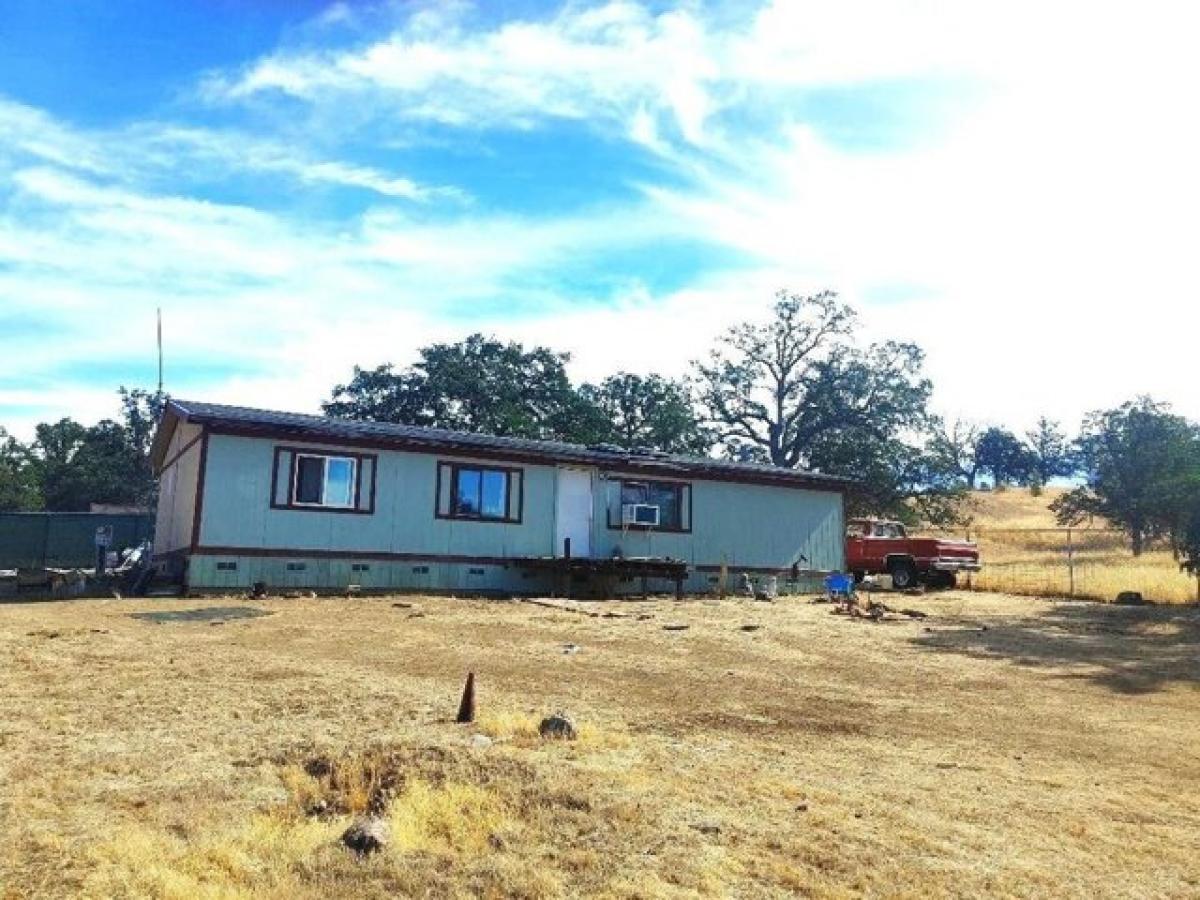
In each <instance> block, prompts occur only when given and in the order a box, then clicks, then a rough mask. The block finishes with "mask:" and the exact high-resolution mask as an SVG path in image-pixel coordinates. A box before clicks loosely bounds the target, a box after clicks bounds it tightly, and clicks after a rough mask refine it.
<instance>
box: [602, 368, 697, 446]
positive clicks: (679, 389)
mask: <svg viewBox="0 0 1200 900" xmlns="http://www.w3.org/2000/svg"><path fill="white" fill-rule="evenodd" d="M580 393H581V394H582V396H583V397H584V399H586V400H587V401H588V402H590V403H592V404H593V405H594V406H595V407H596V408H597V409H599V410H600V412H601V413H602V414H603V416H604V419H605V420H606V422H607V423H608V428H609V431H608V436H607V438H606V440H609V441H611V442H613V443H616V444H620V445H621V446H623V447H629V448H635V447H652V448H654V449H656V450H665V451H667V452H669V453H688V454H695V455H701V456H702V455H705V454H707V453H708V451H709V449H710V448H711V447H712V437H711V436H710V435H709V434H707V433H706V432H705V431H704V429H703V428H701V427H700V423H699V421H697V419H696V413H695V410H694V409H693V408H692V404H691V399H690V398H689V397H688V393H687V389H686V387H684V385H682V384H680V383H678V382H675V381H671V380H670V379H667V378H663V377H661V376H659V375H647V376H642V375H634V374H631V373H629V372H618V373H617V374H616V375H610V376H609V377H608V378H606V379H604V380H603V381H602V382H600V383H599V384H585V385H584V386H583V387H582V388H580Z"/></svg>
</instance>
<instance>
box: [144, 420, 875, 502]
mask: <svg viewBox="0 0 1200 900" xmlns="http://www.w3.org/2000/svg"><path fill="white" fill-rule="evenodd" d="M172 415H174V416H176V417H179V418H181V419H185V420H187V421H189V422H195V423H197V424H202V425H210V426H216V427H218V428H226V429H235V430H240V431H247V432H252V433H253V432H262V433H263V434H264V436H268V435H269V436H286V437H288V438H290V439H293V440H296V439H307V440H320V441H325V442H328V443H337V442H339V441H343V442H353V443H357V444H365V445H369V446H375V447H380V448H388V447H398V448H402V449H430V450H443V451H454V452H458V453H462V454H464V455H470V453H471V452H472V451H476V452H480V453H484V454H486V455H488V456H495V457H509V458H518V459H524V460H529V459H532V460H534V461H539V462H560V463H580V464H586V465H595V466H600V467H603V468H606V469H611V470H632V471H638V472H646V473H661V474H664V475H668V474H678V475H693V476H701V477H703V476H705V475H707V476H709V477H713V478H726V479H730V480H735V479H740V480H747V481H763V482H773V483H790V484H794V485H796V486H810V487H814V488H817V489H822V488H824V489H826V490H842V489H843V488H845V487H846V486H847V485H848V484H851V483H853V479H850V478H843V477H841V476H835V475H823V474H820V473H817V472H806V471H802V470H798V469H784V468H780V467H778V466H771V465H762V464H759V463H746V462H734V461H731V460H722V459H712V458H709V457H700V456H684V455H680V454H672V453H663V452H661V451H653V450H641V449H637V450H628V449H624V448H620V447H616V446H613V445H609V444H601V445H596V446H590V447H589V446H584V445H582V444H568V443H563V442H561V441H539V440H531V439H529V438H518V437H502V436H499V435H490V434H475V433H471V432H465V431H447V430H445V429H441V428H425V427H423V426H419V425H397V424H394V423H391V422H362V421H357V420H354V419H338V418H333V417H329V416H313V415H306V414H303V413H289V412H278V411H274V410H265V409H252V408H250V407H245V406H226V405H224V404H219V403H203V402H199V401H194V400H171V401H170V402H169V403H168V404H167V409H166V411H165V412H164V414H163V421H164V424H165V423H166V420H167V418H168V417H169V416H172ZM172 424H173V423H172ZM155 443H156V445H157V444H158V443H159V442H158V441H156V442H155ZM164 449H165V448H164ZM160 461H161V460H160Z"/></svg>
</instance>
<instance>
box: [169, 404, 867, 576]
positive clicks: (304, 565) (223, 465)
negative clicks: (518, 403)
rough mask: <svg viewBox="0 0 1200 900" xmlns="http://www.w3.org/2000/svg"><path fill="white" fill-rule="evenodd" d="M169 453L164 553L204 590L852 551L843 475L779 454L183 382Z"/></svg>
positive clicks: (734, 569) (744, 567) (827, 566)
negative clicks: (457, 427) (214, 389)
mask: <svg viewBox="0 0 1200 900" xmlns="http://www.w3.org/2000/svg"><path fill="white" fill-rule="evenodd" d="M152 459H153V463H154V466H155V469H156V471H157V473H158V476H159V480H160V490H159V504H158V512H157V518H156V522H155V538H154V549H155V558H156V559H157V560H158V561H159V565H160V567H161V568H162V569H163V570H164V572H166V573H168V574H171V575H174V576H177V577H181V578H182V579H183V580H184V581H185V582H186V584H187V586H188V587H189V589H191V590H198V591H220V590H231V589H245V588H248V587H250V586H251V585H254V584H256V583H260V582H261V583H264V584H266V585H268V586H270V587H272V588H281V589H312V590H317V591H333V590H344V589H346V588H347V587H348V586H350V585H358V586H360V588H361V589H363V590H422V591H444V592H462V593H467V592H471V593H479V592H493V593H511V594H531V593H547V592H550V591H553V590H557V589H560V588H563V587H564V578H565V580H566V584H565V586H566V588H567V589H579V590H581V591H584V590H591V589H595V588H596V584H594V582H595V581H596V580H602V581H603V582H604V585H603V587H604V590H606V591H607V590H614V591H616V592H618V593H626V592H640V591H642V590H644V589H646V587H647V584H649V586H650V589H663V588H664V587H666V586H667V585H665V584H663V583H662V582H663V581H664V580H665V581H667V582H671V581H675V582H677V583H676V585H675V586H676V587H677V588H678V589H686V590H688V591H692V592H711V591H714V590H716V589H717V586H718V582H719V580H720V578H721V577H722V574H724V576H725V577H727V578H728V579H729V580H728V584H729V586H730V588H731V589H733V588H734V587H735V586H736V584H737V583H738V581H736V580H735V579H741V576H742V575H743V574H749V575H750V576H751V577H758V576H765V575H777V576H781V577H785V578H786V577H789V576H792V577H794V576H796V575H797V573H799V574H800V575H801V577H803V576H804V575H806V574H807V575H809V576H814V575H816V574H818V573H821V572H827V571H831V570H838V569H841V568H842V567H843V529H844V525H843V492H844V489H845V487H846V483H845V481H844V480H841V479H838V478H834V477H831V476H824V475H818V474H815V473H808V472H800V471H793V470H788V469H779V468H775V467H771V466H763V465H755V464H747V463H736V462H728V461H724V460H715V459H707V458H697V457H686V456H676V455H672V454H665V453H659V452H654V451H638V450H627V449H623V448H620V447H616V446H613V445H599V446H593V447H585V446H579V445H574V444H564V443H556V442H548V441H534V440H525V439H520V438H508V437H493V436H489V435H480V434H467V433H460V432H452V431H443V430H439V429H431V428H420V427H415V426H408V425H393V424H387V423H379V422H357V421H348V420H343V419H333V418H324V417H320V416H311V415H299V414H294V413H282V412H269V411H264V410H257V409H246V408H243V407H235V406H222V405H217V404H212V403H193V402H189V401H182V400H172V401H171V402H170V403H169V404H168V405H167V408H166V410H165V411H164V413H163V418H162V421H161V423H160V425H159V430H158V434H157V435H156V437H155V441H154V446H153V449H152ZM583 582H589V583H588V584H583Z"/></svg>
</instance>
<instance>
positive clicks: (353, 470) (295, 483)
mask: <svg viewBox="0 0 1200 900" xmlns="http://www.w3.org/2000/svg"><path fill="white" fill-rule="evenodd" d="M302 459H319V460H321V502H320V503H303V502H301V501H300V500H299V499H298V497H299V495H300V460H302ZM331 459H336V460H343V461H345V462H348V463H350V502H349V503H326V502H325V496H326V494H327V493H328V486H329V461H330V460H331ZM357 485H358V460H357V459H356V458H355V457H353V456H338V455H337V454H336V453H297V454H296V459H295V462H294V463H293V467H292V506H303V507H306V508H308V509H354V508H355V507H356V504H357V499H358V498H357V497H356V496H355V495H356V494H357V493H358V491H357Z"/></svg>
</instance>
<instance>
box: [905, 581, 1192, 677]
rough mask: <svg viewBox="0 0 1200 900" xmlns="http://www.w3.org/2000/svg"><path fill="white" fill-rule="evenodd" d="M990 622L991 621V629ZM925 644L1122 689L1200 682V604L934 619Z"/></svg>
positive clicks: (1055, 608) (1063, 607) (1063, 606)
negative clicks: (937, 621) (1058, 671)
mask: <svg viewBox="0 0 1200 900" xmlns="http://www.w3.org/2000/svg"><path fill="white" fill-rule="evenodd" d="M984 626H986V627H984ZM913 643H914V644H916V645H917V646H918V647H921V648H923V649H926V650H930V651H935V652H939V653H958V654H962V655H965V656H971V657H975V658H977V659H1008V660H1010V661H1011V662H1013V663H1015V664H1017V665H1022V666H1031V667H1038V666H1046V667H1054V668H1057V669H1062V670H1065V671H1064V672H1063V673H1062V677H1068V678H1082V679H1087V680H1090V681H1092V682H1094V683H1096V684H1100V685H1102V686H1104V687H1107V688H1109V689H1111V690H1113V691H1116V692H1117V693H1121V694H1145V693H1149V692H1151V691H1156V690H1159V689H1161V688H1164V687H1166V686H1168V685H1171V684H1176V683H1191V684H1200V607H1196V606H1135V607H1131V606H1113V605H1111V604H1104V603H1080V602H1072V603H1068V602H1063V603H1053V604H1048V605H1047V608H1046V609H1045V610H1044V611H1043V612H1041V613H1038V614H1037V615H1034V616H1022V617H1019V618H1017V617H1013V618H999V619H997V618H988V617H986V616H985V617H980V618H979V619H973V618H972V619H963V620H958V621H955V622H954V623H953V624H943V625H940V626H939V625H937V624H932V625H931V626H930V628H929V629H927V630H926V632H925V633H924V634H922V635H920V636H919V637H916V638H914V639H913Z"/></svg>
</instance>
